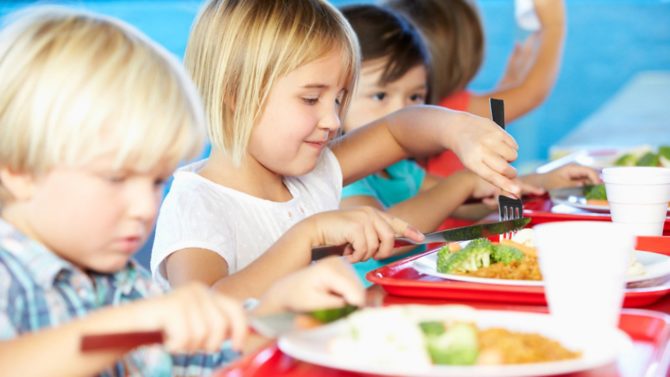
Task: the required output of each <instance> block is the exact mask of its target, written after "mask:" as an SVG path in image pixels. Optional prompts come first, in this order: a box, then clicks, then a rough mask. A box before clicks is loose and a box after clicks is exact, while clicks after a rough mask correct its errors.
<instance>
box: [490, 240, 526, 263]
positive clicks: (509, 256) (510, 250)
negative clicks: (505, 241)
mask: <svg viewBox="0 0 670 377" xmlns="http://www.w3.org/2000/svg"><path fill="white" fill-rule="evenodd" d="M524 257H525V255H524V254H523V252H522V251H521V250H519V249H517V248H516V247H513V246H509V245H500V244H498V245H494V246H493V254H491V260H492V261H493V262H494V263H497V262H502V263H504V264H510V263H511V262H514V261H518V260H522V259H523V258H524Z"/></svg>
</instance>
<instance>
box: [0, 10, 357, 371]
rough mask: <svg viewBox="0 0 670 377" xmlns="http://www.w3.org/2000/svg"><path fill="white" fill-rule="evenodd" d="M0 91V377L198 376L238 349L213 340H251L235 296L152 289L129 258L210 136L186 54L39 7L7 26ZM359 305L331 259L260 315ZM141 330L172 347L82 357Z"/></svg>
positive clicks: (348, 276) (124, 29) (283, 287)
mask: <svg viewBox="0 0 670 377" xmlns="http://www.w3.org/2000/svg"><path fill="white" fill-rule="evenodd" d="M0 86H1V87H2V88H3V90H2V93H0V204H1V206H0V208H1V219H0V297H2V299H1V300H0V365H2V373H3V375H8V376H29V375H30V376H68V377H71V376H91V375H102V376H130V375H133V376H172V375H176V376H179V375H189V376H191V375H207V374H209V373H210V372H212V371H213V370H214V369H215V368H218V367H220V366H221V365H223V364H225V363H226V362H228V361H230V360H231V359H232V358H234V357H237V353H236V352H234V350H233V349H231V348H230V346H228V347H224V346H222V345H223V341H224V340H225V339H232V344H233V347H234V348H236V349H239V348H240V347H241V346H242V343H243V341H244V338H245V334H246V331H247V327H246V319H245V314H244V312H243V310H242V306H241V305H240V304H239V303H238V302H237V301H234V300H232V299H229V298H226V297H224V296H223V295H221V294H220V293H217V292H214V291H213V290H211V289H209V288H208V287H206V286H205V285H203V284H198V283H192V284H188V285H185V286H183V287H181V288H179V289H177V290H175V291H174V292H172V293H170V294H167V295H160V293H161V289H160V287H159V286H158V285H156V284H155V283H154V282H153V281H152V280H151V278H150V275H149V274H148V272H147V271H146V270H144V269H143V268H142V267H141V266H139V265H138V264H136V263H135V262H134V261H133V260H131V259H130V258H131V256H132V254H133V253H134V252H135V251H136V250H137V249H138V248H139V247H140V246H141V245H142V243H143V242H144V241H145V240H146V238H147V235H148V234H149V232H150V230H151V228H152V227H153V224H154V220H155V217H156V212H157V209H158V205H159V202H160V199H161V194H162V185H163V182H164V181H165V180H166V179H167V178H168V177H169V176H170V174H171V172H172V170H173V169H174V168H175V167H176V165H177V163H178V162H179V161H181V160H183V159H184V158H186V157H188V156H193V155H194V154H195V153H197V152H198V150H199V147H200V145H201V144H202V141H203V139H204V114H203V110H202V107H201V103H200V101H199V99H198V97H197V94H196V91H195V88H194V87H193V84H192V83H191V82H190V81H189V79H188V78H187V75H186V73H185V72H184V70H183V68H182V67H181V66H180V65H179V63H178V62H177V61H176V60H174V59H173V58H172V57H170V56H169V55H168V54H167V53H166V52H165V51H164V50H163V49H162V48H160V47H159V46H157V45H156V44H154V43H153V42H151V41H149V40H148V39H147V38H146V37H144V36H143V35H141V34H140V33H139V32H137V31H136V30H134V29H132V28H131V27H129V26H127V25H125V24H123V23H121V22H119V21H115V20H112V19H109V18H105V17H100V16H95V15H91V14H88V13H83V12H78V11H70V10H66V9H63V8H53V7H46V8H35V9H29V10H26V11H24V13H23V14H21V15H20V16H16V19H15V20H14V21H13V22H12V23H10V24H8V25H7V26H5V27H4V28H3V30H2V31H1V32H0ZM149 297H151V298H149ZM145 298H147V299H145ZM363 298H364V297H363V289H362V286H361V285H360V282H358V280H357V279H356V278H355V275H354V274H353V272H352V271H351V268H350V267H349V266H347V265H345V264H344V263H343V262H342V261H340V260H339V259H328V260H324V261H323V262H322V263H320V264H316V265H314V266H313V267H311V268H309V269H305V270H303V271H300V272H297V273H296V274H294V275H292V276H289V277H286V278H285V279H284V280H281V281H279V282H277V283H276V285H275V286H273V287H272V288H271V289H270V290H269V291H268V296H266V297H264V298H263V299H262V300H261V303H260V305H259V306H258V307H257V309H256V310H257V312H258V313H263V312H271V311H277V310H306V309H310V306H311V309H313V308H315V307H317V308H318V307H328V306H339V305H342V304H343V303H345V302H350V303H354V304H358V305H360V304H362V303H363ZM148 330H160V331H162V332H163V333H164V335H165V342H166V343H165V346H162V345H161V346H147V347H141V348H138V349H135V350H129V349H124V348H113V349H109V350H100V351H96V352H94V353H82V352H81V351H80V341H81V339H82V337H83V336H84V335H86V334H101V333H118V332H129V331H148ZM168 351H172V352H177V353H179V354H175V355H171V354H170V353H168ZM204 351H208V352H210V353H201V352H204Z"/></svg>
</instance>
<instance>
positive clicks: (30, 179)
mask: <svg viewBox="0 0 670 377" xmlns="http://www.w3.org/2000/svg"><path fill="white" fill-rule="evenodd" d="M0 182H1V183H2V186H3V187H4V188H5V189H6V190H7V191H9V193H10V194H11V195H12V198H13V199H14V200H17V201H23V200H28V199H30V198H32V196H33V194H34V192H35V179H34V176H33V175H32V174H28V173H19V172H15V171H12V170H11V169H9V168H7V167H2V168H0Z"/></svg>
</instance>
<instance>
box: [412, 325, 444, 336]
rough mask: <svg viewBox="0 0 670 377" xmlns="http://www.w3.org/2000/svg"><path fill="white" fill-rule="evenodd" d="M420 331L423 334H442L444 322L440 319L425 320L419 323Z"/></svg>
mask: <svg viewBox="0 0 670 377" xmlns="http://www.w3.org/2000/svg"><path fill="white" fill-rule="evenodd" d="M419 327H420V328H421V332H422V333H423V335H424V336H438V335H442V334H444V332H445V331H447V329H446V328H445V327H444V322H440V321H425V322H421V323H419Z"/></svg>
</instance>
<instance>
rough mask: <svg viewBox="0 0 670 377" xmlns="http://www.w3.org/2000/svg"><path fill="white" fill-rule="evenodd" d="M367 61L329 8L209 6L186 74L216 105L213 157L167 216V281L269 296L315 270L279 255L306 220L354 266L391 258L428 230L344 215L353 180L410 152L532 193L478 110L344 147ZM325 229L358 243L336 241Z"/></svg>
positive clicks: (437, 114) (429, 110)
mask: <svg viewBox="0 0 670 377" xmlns="http://www.w3.org/2000/svg"><path fill="white" fill-rule="evenodd" d="M358 54H359V52H358V45H357V42H356V37H355V34H354V33H353V31H352V30H351V28H350V26H349V25H348V23H347V22H346V20H345V19H344V18H343V17H342V15H341V14H340V13H339V11H337V10H336V9H335V8H334V7H332V6H331V5H330V4H328V2H326V1H322V0H275V1H267V0H247V1H235V0H213V1H209V2H208V3H207V4H206V5H205V6H204V9H203V10H202V12H201V14H200V15H199V17H198V19H197V20H196V22H195V25H194V28H193V31H192V34H191V37H190V40H189V43H188V47H187V51H186V66H187V68H188V69H189V70H190V72H191V74H192V76H193V78H194V80H195V83H196V86H197V87H198V88H199V90H200V93H201V95H202V97H203V100H204V103H205V108H206V112H207V120H208V127H209V136H210V138H211V142H212V152H211V155H210V156H209V158H208V159H206V160H203V161H200V162H197V163H195V164H191V165H189V166H186V167H184V168H182V169H180V170H179V171H178V172H177V173H176V175H175V181H174V184H173V186H172V189H171V191H170V193H169V194H168V195H167V197H166V199H165V202H164V204H163V206H162V208H161V211H160V214H159V219H158V225H157V232H156V239H155V243H154V248H153V253H152V261H151V265H152V270H153V274H154V277H155V278H157V279H159V280H161V281H167V282H169V283H170V284H172V285H175V286H178V285H181V284H184V283H185V282H188V281H193V280H198V281H202V282H205V283H206V284H209V285H213V286H216V287H217V288H218V289H220V290H222V291H225V292H229V293H231V294H243V295H245V296H253V295H258V294H260V293H261V292H263V291H264V290H265V289H266V288H267V287H268V285H269V284H270V283H271V282H272V281H273V280H275V279H277V278H279V277H281V276H283V275H285V274H286V273H287V272H289V271H292V270H294V269H297V268H299V267H300V266H304V265H306V264H308V263H309V260H310V255H309V253H304V252H302V251H296V250H290V248H285V247H281V248H280V247H277V244H276V241H277V240H278V239H280V237H281V236H282V234H284V233H285V232H286V231H287V230H288V229H289V228H290V227H291V226H292V225H294V224H297V225H296V226H295V227H293V228H292V231H293V230H295V229H296V228H299V231H300V234H301V235H302V238H303V242H305V243H306V244H308V245H310V246H319V245H323V244H334V243H347V242H348V243H349V244H350V247H349V249H348V251H347V252H346V254H347V255H348V256H349V259H350V260H351V261H359V260H366V259H369V258H371V257H375V258H379V257H384V256H388V255H390V254H391V248H392V239H393V236H394V235H400V234H405V235H411V236H414V237H417V238H420V237H421V236H420V234H419V233H418V232H417V231H415V230H413V229H412V228H408V227H407V226H406V224H405V223H403V222H400V221H399V220H397V219H395V218H393V217H391V216H390V215H387V214H382V213H380V212H379V211H376V210H372V209H369V208H362V209H353V210H349V211H334V210H335V209H337V208H338V205H339V201H340V192H341V188H342V185H343V183H344V184H347V183H350V182H353V181H355V180H357V179H360V178H362V177H364V176H366V175H368V174H370V173H373V172H376V171H379V170H381V169H383V168H384V167H386V166H388V165H390V164H392V163H393V162H395V161H398V160H400V159H403V158H406V157H408V156H424V155H430V154H434V153H438V152H440V151H442V150H444V149H445V148H450V149H452V150H453V151H454V152H455V153H456V154H457V155H459V156H460V157H461V159H462V160H463V161H464V162H465V164H466V165H467V166H468V167H469V168H470V169H472V170H473V171H475V172H476V173H478V174H479V175H481V176H482V177H484V178H485V179H486V180H488V181H490V182H492V183H493V184H495V185H497V186H499V187H500V188H502V189H504V190H506V191H511V192H515V193H518V192H519V188H518V187H517V185H516V184H515V183H514V182H513V181H512V178H513V177H514V176H515V174H516V172H515V170H514V169H513V168H512V167H511V166H510V165H509V161H512V160H514V159H515V158H516V155H517V153H516V149H517V145H516V143H515V142H514V140H513V139H512V138H511V137H510V136H509V135H508V134H506V133H505V132H504V131H502V130H501V129H500V128H499V127H498V126H496V125H495V124H494V123H493V122H491V121H489V120H487V119H484V118H479V117H476V116H472V115H469V114H466V113H460V112H451V111H449V110H445V109H442V108H438V107H430V106H423V107H422V106H417V107H413V108H407V109H404V110H402V111H399V112H397V113H394V114H392V115H390V116H388V117H384V118H382V119H380V120H378V121H376V122H374V123H372V124H370V125H369V126H367V127H363V128H361V129H359V130H357V131H355V132H352V133H348V134H347V135H346V136H344V137H343V138H341V139H339V140H336V141H335V142H332V141H333V139H334V138H335V136H336V135H337V133H338V131H339V129H340V125H341V118H342V117H343V115H344V114H345V113H346V110H347V107H348V105H349V101H350V98H351V93H352V91H353V89H354V85H355V81H356V77H357V75H358V69H359V60H360V57H359V55H358ZM303 220H304V221H303ZM352 227H353V228H352ZM326 228H328V229H331V230H338V229H341V230H342V234H345V233H349V234H357V236H354V237H349V238H345V237H340V238H333V237H324V235H323V234H324V232H323V229H326ZM347 229H349V230H351V229H356V230H357V231H358V232H357V233H356V232H352V231H347Z"/></svg>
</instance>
